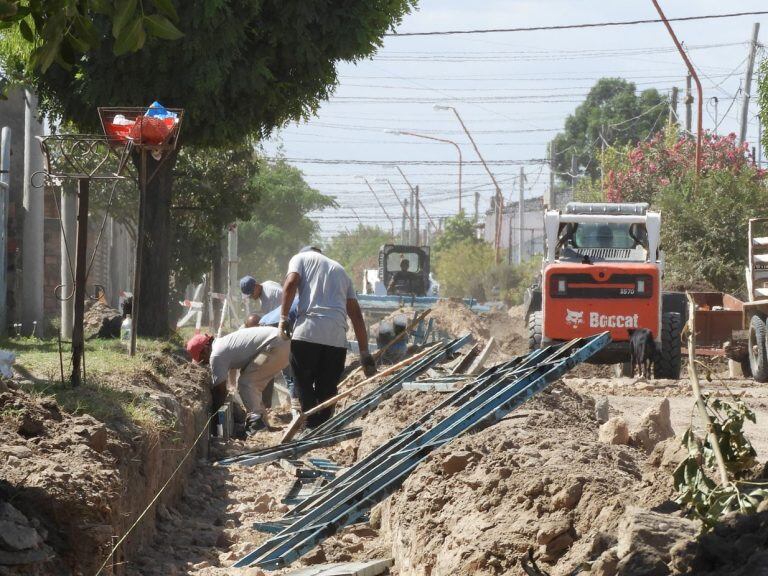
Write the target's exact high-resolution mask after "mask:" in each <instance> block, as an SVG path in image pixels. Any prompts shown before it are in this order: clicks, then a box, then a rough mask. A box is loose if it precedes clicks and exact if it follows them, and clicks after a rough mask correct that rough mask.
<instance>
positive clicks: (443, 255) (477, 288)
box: [435, 239, 496, 301]
mask: <svg viewBox="0 0 768 576" xmlns="http://www.w3.org/2000/svg"><path fill="white" fill-rule="evenodd" d="M495 261H496V257H495V254H494V251H493V248H492V247H491V245H490V244H488V243H486V242H477V241H475V240H474V239H465V240H461V241H459V242H456V243H454V244H451V245H450V246H448V247H446V248H445V249H443V250H441V251H440V252H439V254H438V256H437V259H436V263H435V272H436V274H437V279H438V280H439V281H440V293H441V295H444V296H448V297H449V298H464V297H467V296H472V297H473V298H477V299H478V300H480V301H485V300H486V296H488V294H486V291H485V286H484V285H483V278H484V276H485V275H486V273H487V272H488V271H489V270H491V268H493V266H494V263H495Z"/></svg>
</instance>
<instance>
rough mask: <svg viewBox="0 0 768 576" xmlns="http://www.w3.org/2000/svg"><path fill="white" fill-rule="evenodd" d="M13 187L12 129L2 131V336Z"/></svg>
mask: <svg viewBox="0 0 768 576" xmlns="http://www.w3.org/2000/svg"><path fill="white" fill-rule="evenodd" d="M10 188H11V129H10V128H8V126H5V127H3V129H2V132H0V336H6V335H7V334H8V306H7V304H6V297H7V295H8V279H7V276H6V275H7V272H8V261H7V259H6V258H7V254H8V248H7V246H8V198H9V194H10Z"/></svg>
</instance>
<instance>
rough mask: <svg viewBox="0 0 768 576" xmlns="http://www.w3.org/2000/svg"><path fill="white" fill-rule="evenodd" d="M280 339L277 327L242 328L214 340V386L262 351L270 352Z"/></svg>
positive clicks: (212, 350) (212, 361) (212, 359)
mask: <svg viewBox="0 0 768 576" xmlns="http://www.w3.org/2000/svg"><path fill="white" fill-rule="evenodd" d="M279 340H280V332H279V331H278V330H277V328H271V327H269V326H257V327H255V328H241V329H240V330H237V331H236V332H232V334H227V335H226V336H222V337H221V338H216V339H215V340H214V341H213V346H212V349H211V360H210V364H211V376H212V384H211V385H212V386H216V385H217V384H220V383H222V382H224V381H225V380H226V379H227V374H228V373H229V371H230V370H240V369H242V368H245V367H246V366H247V365H248V363H249V362H250V361H251V360H253V359H254V358H255V357H256V356H258V355H259V354H261V353H262V352H269V350H271V349H272V347H274V345H275V344H276V343H278V342H279Z"/></svg>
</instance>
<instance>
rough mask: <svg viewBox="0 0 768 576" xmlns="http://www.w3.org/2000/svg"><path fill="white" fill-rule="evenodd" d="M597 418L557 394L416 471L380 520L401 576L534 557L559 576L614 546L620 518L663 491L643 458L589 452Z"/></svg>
mask: <svg viewBox="0 0 768 576" xmlns="http://www.w3.org/2000/svg"><path fill="white" fill-rule="evenodd" d="M594 408H595V406H594V401H593V400H592V399H590V398H586V397H583V396H581V395H579V394H578V393H575V392H574V391H572V390H571V389H569V388H568V387H566V386H562V385H558V386H556V387H555V388H554V389H552V392H551V393H545V394H542V395H539V396H537V397H536V398H534V399H533V400H532V401H531V402H530V403H529V404H527V405H526V406H525V407H524V408H522V409H521V410H520V411H519V412H518V413H517V414H516V415H515V416H516V417H513V418H507V419H505V420H503V421H502V422H500V423H498V424H496V425H494V426H491V427H488V428H486V429H484V430H481V431H479V432H476V433H473V434H470V435H468V436H465V437H463V438H460V439H458V440H456V441H454V442H453V443H451V444H450V445H448V446H446V447H444V448H442V449H441V450H439V451H437V452H436V453H435V454H433V456H432V457H431V458H429V459H428V460H427V461H425V462H424V463H422V464H421V465H420V466H419V468H417V470H416V471H415V472H414V473H413V474H412V475H411V476H410V478H409V479H408V480H407V481H406V483H405V485H404V488H403V490H402V491H401V492H399V493H397V494H396V495H395V496H394V497H393V498H392V499H391V500H390V501H389V502H387V503H385V504H384V506H383V509H382V527H383V530H384V532H385V534H386V536H387V537H391V539H392V551H393V556H394V557H395V558H396V559H397V568H398V570H399V574H401V575H402V576H405V575H410V574H414V575H415V574H425V573H426V574H432V575H433V576H438V575H442V574H446V575H447V574H505V573H516V572H513V571H521V568H520V567H519V561H520V558H521V557H523V556H524V555H525V554H526V552H527V550H528V549H529V547H533V548H534V550H535V551H536V556H537V557H538V558H539V560H540V564H541V565H543V566H545V567H546V569H547V570H548V571H549V572H550V573H551V574H552V575H553V576H560V575H565V574H570V573H571V572H572V571H573V570H574V568H575V567H577V566H578V565H580V564H581V563H582V562H585V561H591V560H595V559H596V558H598V557H599V555H600V554H601V553H602V552H604V551H605V550H607V549H608V548H610V547H611V546H613V545H614V544H615V535H616V528H617V526H618V522H619V519H620V518H621V516H622V515H623V513H624V511H625V508H626V507H627V506H629V505H638V506H643V507H646V508H647V507H650V506H654V505H656V504H659V503H661V502H663V501H664V500H665V499H666V498H667V497H668V496H669V493H670V489H671V486H669V483H668V481H667V479H666V477H665V476H663V474H660V473H659V471H658V470H656V469H654V468H652V467H651V466H650V465H648V464H646V462H645V461H646V456H645V454H644V453H643V452H641V451H638V450H636V449H634V448H631V447H627V446H613V445H608V444H604V443H601V442H600V441H599V440H598V423H597V421H596V420H595V418H594ZM521 416H522V417H521ZM664 474H665V473H664ZM657 477H658V478H657ZM662 477H663V479H662Z"/></svg>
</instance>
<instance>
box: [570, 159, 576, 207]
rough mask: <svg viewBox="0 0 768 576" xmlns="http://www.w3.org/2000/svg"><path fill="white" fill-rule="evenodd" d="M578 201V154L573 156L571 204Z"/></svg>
mask: <svg viewBox="0 0 768 576" xmlns="http://www.w3.org/2000/svg"><path fill="white" fill-rule="evenodd" d="M575 199H576V154H572V155H571V202H573V201H574V200H575Z"/></svg>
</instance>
